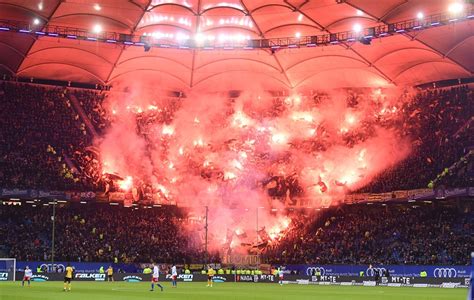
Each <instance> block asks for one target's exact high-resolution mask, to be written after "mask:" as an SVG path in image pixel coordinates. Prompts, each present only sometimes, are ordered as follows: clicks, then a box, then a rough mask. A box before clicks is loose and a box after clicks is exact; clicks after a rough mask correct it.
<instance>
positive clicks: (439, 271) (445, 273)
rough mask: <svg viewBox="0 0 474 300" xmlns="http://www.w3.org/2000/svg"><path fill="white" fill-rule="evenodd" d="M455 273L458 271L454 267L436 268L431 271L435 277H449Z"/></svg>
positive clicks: (454, 275)
mask: <svg viewBox="0 0 474 300" xmlns="http://www.w3.org/2000/svg"><path fill="white" fill-rule="evenodd" d="M457 275H458V272H457V271H456V269H454V268H436V269H434V271H433V276H434V277H436V278H451V277H457Z"/></svg>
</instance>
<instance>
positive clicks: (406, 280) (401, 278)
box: [390, 276, 411, 284]
mask: <svg viewBox="0 0 474 300" xmlns="http://www.w3.org/2000/svg"><path fill="white" fill-rule="evenodd" d="M410 280H411V279H410V277H405V276H395V277H390V282H391V283H400V284H401V283H403V284H410Z"/></svg>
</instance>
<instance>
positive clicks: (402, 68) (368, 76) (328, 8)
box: [0, 0, 474, 90]
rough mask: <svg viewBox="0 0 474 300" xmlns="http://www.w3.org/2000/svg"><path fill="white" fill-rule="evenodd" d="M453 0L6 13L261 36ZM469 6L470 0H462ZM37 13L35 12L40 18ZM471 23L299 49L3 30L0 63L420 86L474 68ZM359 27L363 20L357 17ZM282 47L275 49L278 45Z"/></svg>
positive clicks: (370, 21)
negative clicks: (159, 43)
mask: <svg viewBox="0 0 474 300" xmlns="http://www.w3.org/2000/svg"><path fill="white" fill-rule="evenodd" d="M452 2H453V1H450V0H416V1H409V0H383V1H379V0H377V1H376V0H346V1H336V0H317V1H316V0H306V1H303V0H283V1H280V0H92V1H89V0H61V1H59V0H0V19H4V20H17V21H22V22H30V23H32V22H36V23H39V24H41V25H48V26H69V27H75V28H82V29H85V30H88V31H93V30H94V28H95V29H97V27H94V26H97V25H99V26H100V27H101V28H102V29H103V30H104V31H108V32H116V33H123V34H133V35H142V36H151V37H153V38H157V39H188V38H189V39H193V38H195V37H197V36H198V35H199V36H200V38H203V39H226V38H237V39H263V38H278V37H295V36H302V37H304V36H312V35H321V34H328V33H335V32H342V31H351V30H353V28H354V26H355V24H359V25H360V26H361V27H362V28H369V27H374V26H379V25H383V24H389V23H395V22H400V21H403V20H408V19H413V18H416V16H417V14H418V13H420V12H421V13H423V15H425V16H428V15H432V14H437V13H443V12H446V11H447V10H448V6H449V5H450V4H452ZM463 3H464V4H463V5H464V9H472V4H471V3H468V2H463ZM35 19H37V20H36V21H35ZM473 24H474V23H473V21H471V19H469V20H466V21H464V22H453V24H450V25H446V26H439V27H434V28H430V29H424V30H421V31H418V32H406V33H402V34H395V35H393V36H390V37H386V38H381V39H374V40H373V41H372V43H371V45H363V44H362V43H359V42H354V43H350V44H347V43H339V44H336V45H331V46H321V47H311V48H310V47H301V48H295V49H288V48H285V49H278V50H277V51H271V49H252V50H244V49H233V50H225V49H213V50H205V49H172V48H168V49H166V48H159V47H152V49H150V51H147V52H145V51H144V48H143V47H137V46H127V45H123V44H114V43H103V42H98V41H95V42H93V41H85V40H75V39H65V38H58V37H54V36H37V35H34V34H21V33H18V32H0V53H1V55H0V72H1V73H9V74H12V75H17V76H21V77H34V78H46V79H55V80H67V81H76V82H86V83H100V84H111V85H114V84H118V83H123V82H130V81H131V80H133V81H136V80H140V79H142V78H143V79H144V78H147V79H150V78H151V79H153V82H154V84H155V85H156V86H157V87H160V86H161V87H165V88H166V89H177V90H188V89H189V88H193V89H202V90H231V89H234V90H235V89H237V90H238V89H243V88H245V87H246V86H249V85H253V84H257V85H260V86H261V87H262V88H265V89H272V90H282V89H283V90H287V89H298V90H304V89H318V88H331V87H371V86H387V85H392V84H394V85H399V86H403V85H416V84H421V83H425V82H430V81H438V80H444V79H452V78H463V77H471V76H472V72H473V71H474V59H473V58H472V49H474V38H473V36H474V35H473ZM359 25H357V26H359ZM272 52H274V53H272Z"/></svg>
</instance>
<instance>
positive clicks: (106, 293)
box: [0, 282, 467, 300]
mask: <svg viewBox="0 0 474 300" xmlns="http://www.w3.org/2000/svg"><path fill="white" fill-rule="evenodd" d="M164 287H165V291H164V292H160V291H159V290H155V291H154V292H150V291H149V288H150V284H149V283H145V282H141V283H127V282H114V283H107V282H73V284H72V291H71V292H63V291H62V288H63V284H62V282H32V286H31V288H27V287H23V288H22V287H21V283H19V282H15V283H14V282H3V283H0V300H17V299H21V300H28V299H44V300H59V299H61V300H63V299H68V300H95V299H100V300H112V299H114V300H115V299H118V300H121V299H127V300H128V299H131V300H138V299H186V300H187V299H190V300H201V299H202V300H213V299H229V300H232V299H236V300H237V299H239V300H251V299H264V300H265V299H268V300H283V299H284V300H292V299H295V300H296V299H297V300H310V299H311V300H314V299H318V300H319V299H324V300H332V299H337V300H340V299H341V300H342V299H344V300H347V299H356V300H358V299H360V300H372V299H384V300H385V299H388V300H390V299H402V300H411V299H416V300H428V299H433V300H435V299H439V300H441V299H443V300H451V299H453V300H454V299H460V300H465V299H466V295H467V289H440V288H409V287H405V288H403V287H362V286H357V287H356V286H313V285H284V286H279V285H278V284H268V283H258V284H252V283H220V284H219V283H215V284H214V287H213V288H208V287H206V283H204V282H202V283H197V282H193V283H187V282H180V283H179V285H178V288H177V289H172V288H171V284H170V283H169V282H165V283H164Z"/></svg>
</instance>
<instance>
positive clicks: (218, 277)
mask: <svg viewBox="0 0 474 300" xmlns="http://www.w3.org/2000/svg"><path fill="white" fill-rule="evenodd" d="M212 281H214V282H226V281H227V279H226V278H225V277H222V276H214V278H212Z"/></svg>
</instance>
